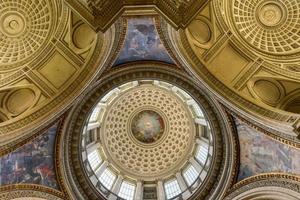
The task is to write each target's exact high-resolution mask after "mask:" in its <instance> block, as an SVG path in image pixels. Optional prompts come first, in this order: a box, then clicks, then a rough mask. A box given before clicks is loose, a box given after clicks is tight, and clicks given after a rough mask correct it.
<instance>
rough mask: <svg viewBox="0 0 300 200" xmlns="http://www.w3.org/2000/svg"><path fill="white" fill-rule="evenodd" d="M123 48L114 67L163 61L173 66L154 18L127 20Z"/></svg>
mask: <svg viewBox="0 0 300 200" xmlns="http://www.w3.org/2000/svg"><path fill="white" fill-rule="evenodd" d="M126 22H127V32H126V36H125V41H124V44H123V47H122V48H121V51H120V54H119V56H118V58H117V60H116V61H115V63H114V65H119V64H124V63H126V62H133V61H141V60H143V61H147V60H151V61H162V62H166V63H170V64H173V61H172V59H171V58H170V56H169V55H168V53H167V51H166V49H165V47H164V45H163V43H162V42H161V40H160V38H159V35H158V33H157V30H156V27H155V18H154V17H140V18H127V19H126Z"/></svg>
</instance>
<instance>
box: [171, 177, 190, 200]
mask: <svg viewBox="0 0 300 200" xmlns="http://www.w3.org/2000/svg"><path fill="white" fill-rule="evenodd" d="M175 176H176V179H177V181H178V185H179V187H180V190H181V192H183V193H182V198H183V199H187V198H188V197H189V196H190V195H191V192H190V191H189V190H187V189H188V186H187V184H186V182H185V180H184V179H183V177H182V175H181V172H177V173H176V175H175Z"/></svg>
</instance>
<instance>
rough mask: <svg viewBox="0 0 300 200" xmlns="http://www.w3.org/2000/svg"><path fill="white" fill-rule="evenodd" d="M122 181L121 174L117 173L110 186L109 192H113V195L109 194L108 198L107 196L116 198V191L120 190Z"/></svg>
mask: <svg viewBox="0 0 300 200" xmlns="http://www.w3.org/2000/svg"><path fill="white" fill-rule="evenodd" d="M122 181H123V176H122V175H118V178H117V180H116V182H115V184H114V185H113V186H112V189H111V192H112V193H114V194H115V195H113V194H111V195H109V198H108V199H109V200H116V199H117V196H116V195H118V193H119V191H120V188H121V184H122Z"/></svg>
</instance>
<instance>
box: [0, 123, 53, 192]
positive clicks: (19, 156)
mask: <svg viewBox="0 0 300 200" xmlns="http://www.w3.org/2000/svg"><path fill="white" fill-rule="evenodd" d="M57 126H58V125H57V124H55V125H53V126H52V127H50V128H49V129H48V130H47V131H45V133H43V134H42V135H41V136H39V137H37V138H35V139H34V140H32V141H31V142H29V143H27V144H25V145H24V146H22V147H20V148H18V149H16V150H15V151H13V152H11V153H9V154H7V155H5V156H3V157H1V158H0V185H8V184H17V183H31V184H38V185H44V186H47V187H51V188H54V189H57V188H58V185H57V181H56V176H55V168H54V145H55V137H56V131H57Z"/></svg>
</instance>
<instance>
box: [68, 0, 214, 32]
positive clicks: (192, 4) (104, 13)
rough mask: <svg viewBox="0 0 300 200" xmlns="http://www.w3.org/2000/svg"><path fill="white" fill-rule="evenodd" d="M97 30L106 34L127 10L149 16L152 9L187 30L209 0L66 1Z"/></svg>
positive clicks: (177, 26)
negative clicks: (137, 11)
mask: <svg viewBox="0 0 300 200" xmlns="http://www.w3.org/2000/svg"><path fill="white" fill-rule="evenodd" d="M65 2H66V3H67V4H68V5H69V6H70V7H71V8H72V9H73V10H74V11H76V12H77V13H78V14H80V15H81V16H82V17H83V18H84V19H85V21H86V22H87V23H88V24H89V25H90V26H91V27H92V28H93V29H94V30H95V31H102V32H104V31H105V30H107V29H108V28H109V27H110V26H111V24H113V23H114V22H115V21H116V19H117V18H118V17H119V16H120V15H122V14H123V13H124V12H126V11H127V10H132V8H134V10H139V11H140V13H144V14H147V13H149V10H150V9H152V10H154V11H156V12H159V13H160V14H162V15H163V16H164V17H165V18H166V19H167V20H168V21H169V22H170V24H172V25H173V26H174V27H175V28H176V29H178V28H185V27H186V26H187V25H188V24H189V22H190V21H191V20H192V19H193V18H194V16H195V15H196V14H197V13H198V12H199V11H200V10H201V8H203V6H204V5H205V4H206V3H207V2H208V1H207V0H200V1H199V0H189V1H182V0H180V1H171V0H148V1H141V0H124V1H119V0H116V1H113V0H97V1H90V0H87V1H86V2H83V1H81V0H65Z"/></svg>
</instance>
